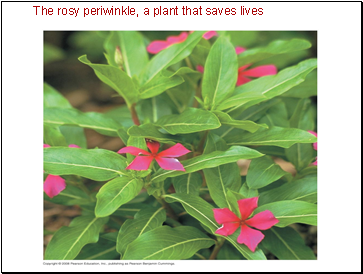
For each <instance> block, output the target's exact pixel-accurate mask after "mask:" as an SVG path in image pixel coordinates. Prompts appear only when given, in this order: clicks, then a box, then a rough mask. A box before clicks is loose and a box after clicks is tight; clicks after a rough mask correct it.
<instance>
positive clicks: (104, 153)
mask: <svg viewBox="0 0 363 274" xmlns="http://www.w3.org/2000/svg"><path fill="white" fill-rule="evenodd" d="M43 162H44V171H45V172H46V173H48V174H53V175H79V176H82V177H85V178H88V179H91V180H95V181H106V180H109V179H112V178H115V177H116V176H120V175H125V174H126V172H125V168H126V159H125V158H124V157H122V156H121V155H119V154H117V153H115V152H113V151H109V150H104V149H81V148H69V147H64V148H63V147H62V148H60V147H49V148H45V149H44V161H43Z"/></svg>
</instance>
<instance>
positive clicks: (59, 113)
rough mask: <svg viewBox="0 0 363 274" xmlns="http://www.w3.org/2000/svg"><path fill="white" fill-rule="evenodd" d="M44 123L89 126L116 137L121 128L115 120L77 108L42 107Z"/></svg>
mask: <svg viewBox="0 0 363 274" xmlns="http://www.w3.org/2000/svg"><path fill="white" fill-rule="evenodd" d="M44 123H45V124H46V125H49V126H62V125H69V126H78V127H82V128H90V129H93V130H95V131H97V132H99V133H101V134H104V135H108V136H113V137H117V136H118V135H117V130H118V129H120V128H123V127H122V125H121V124H119V123H118V122H116V121H115V120H113V119H111V118H109V117H107V116H105V115H104V114H102V113H97V112H86V113H84V112H81V111H79V110H77V109H63V108H44Z"/></svg>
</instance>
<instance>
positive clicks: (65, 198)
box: [44, 180, 92, 206]
mask: <svg viewBox="0 0 363 274" xmlns="http://www.w3.org/2000/svg"><path fill="white" fill-rule="evenodd" d="M66 182H67V186H66V188H65V189H64V190H63V191H61V192H60V193H59V194H58V195H57V196H54V197H53V198H49V197H48V195H46V194H45V193H44V200H46V201H48V202H52V203H55V204H60V205H66V206H69V205H82V204H88V203H91V202H92V201H91V200H90V197H89V196H88V195H87V194H86V193H85V192H84V191H83V190H80V189H79V188H77V187H75V186H73V185H71V184H69V182H68V180H66Z"/></svg>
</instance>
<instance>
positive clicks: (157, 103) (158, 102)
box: [136, 93, 175, 124]
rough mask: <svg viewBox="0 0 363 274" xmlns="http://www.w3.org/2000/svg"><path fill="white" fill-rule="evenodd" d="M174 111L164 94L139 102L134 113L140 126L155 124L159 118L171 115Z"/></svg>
mask: <svg viewBox="0 0 363 274" xmlns="http://www.w3.org/2000/svg"><path fill="white" fill-rule="evenodd" d="M174 110H175V109H174V107H173V103H172V102H171V101H170V98H169V96H168V95H166V94H165V93H164V94H160V95H158V96H155V97H153V98H150V99H146V100H141V101H140V102H139V103H138V105H137V106H136V111H137V113H138V115H139V118H140V119H141V121H142V124H146V123H155V122H156V121H157V120H159V119H160V118H161V117H163V116H165V115H170V114H173V112H174Z"/></svg>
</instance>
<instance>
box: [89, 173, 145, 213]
mask: <svg viewBox="0 0 363 274" xmlns="http://www.w3.org/2000/svg"><path fill="white" fill-rule="evenodd" d="M143 184H144V183H143V181H142V180H140V179H134V178H129V177H118V178H115V179H113V180H111V181H109V182H108V183H106V184H105V185H104V186H102V187H101V189H100V190H99V191H98V193H97V195H96V198H97V204H96V209H95V215H96V216H97V217H105V216H108V215H111V214H112V213H114V212H115V210H116V209H118V208H119V207H120V206H121V205H123V204H126V203H127V202H129V201H131V200H132V199H133V198H135V197H136V196H137V195H138V194H139V192H140V191H141V189H142V187H143Z"/></svg>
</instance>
